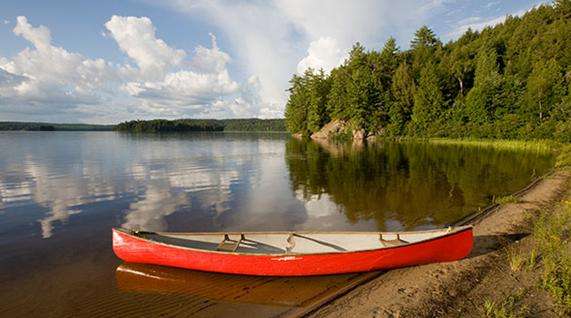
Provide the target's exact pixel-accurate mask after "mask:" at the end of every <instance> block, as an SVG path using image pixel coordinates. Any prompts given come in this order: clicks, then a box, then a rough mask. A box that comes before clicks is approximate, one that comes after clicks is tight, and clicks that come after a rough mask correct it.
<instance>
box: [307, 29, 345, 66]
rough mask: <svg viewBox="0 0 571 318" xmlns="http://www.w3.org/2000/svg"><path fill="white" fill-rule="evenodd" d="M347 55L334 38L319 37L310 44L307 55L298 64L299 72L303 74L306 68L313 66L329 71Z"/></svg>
mask: <svg viewBox="0 0 571 318" xmlns="http://www.w3.org/2000/svg"><path fill="white" fill-rule="evenodd" d="M345 55H346V53H344V52H343V51H341V49H340V48H339V45H338V44H337V40H335V39H334V38H330V37H324V38H319V39H318V40H317V41H313V42H311V43H310V44H309V49H308V50H307V56H306V57H304V58H303V59H302V60H301V61H299V63H298V64H297V72H298V73H300V74H301V73H303V72H304V71H305V70H306V69H308V68H313V69H314V70H319V69H323V70H324V71H325V72H327V73H328V72H329V71H331V69H333V68H334V67H336V66H338V65H339V64H341V62H343V60H344V56H345Z"/></svg>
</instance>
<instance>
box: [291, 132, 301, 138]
mask: <svg viewBox="0 0 571 318" xmlns="http://www.w3.org/2000/svg"><path fill="white" fill-rule="evenodd" d="M291 136H292V137H293V138H296V139H302V138H303V135H302V134H301V133H295V134H292V135H291Z"/></svg>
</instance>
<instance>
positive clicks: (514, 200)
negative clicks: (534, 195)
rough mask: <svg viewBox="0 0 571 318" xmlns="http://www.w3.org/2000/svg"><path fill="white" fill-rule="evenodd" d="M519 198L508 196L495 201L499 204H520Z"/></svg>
mask: <svg viewBox="0 0 571 318" xmlns="http://www.w3.org/2000/svg"><path fill="white" fill-rule="evenodd" d="M518 201H519V200H518V198H517V197H516V196H515V195H511V194H510V195H507V196H504V197H499V198H497V199H496V200H495V202H496V203H497V204H508V203H518Z"/></svg>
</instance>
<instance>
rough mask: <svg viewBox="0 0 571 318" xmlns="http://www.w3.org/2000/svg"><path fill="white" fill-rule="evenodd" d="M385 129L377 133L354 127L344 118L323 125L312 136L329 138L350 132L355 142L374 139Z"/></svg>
mask: <svg viewBox="0 0 571 318" xmlns="http://www.w3.org/2000/svg"><path fill="white" fill-rule="evenodd" d="M383 132H384V129H381V130H379V131H378V132H377V133H371V132H367V131H365V129H363V128H360V129H353V128H351V126H350V125H349V123H347V122H345V121H343V120H339V119H336V120H333V121H331V122H329V123H328V124H326V125H325V126H323V128H321V129H320V130H319V131H318V132H315V133H313V134H312V135H311V136H310V137H311V139H313V140H328V139H332V138H333V137H335V136H338V135H341V134H349V135H350V136H351V138H352V140H353V142H355V143H363V142H365V141H373V140H375V138H377V136H380V135H382V134H383Z"/></svg>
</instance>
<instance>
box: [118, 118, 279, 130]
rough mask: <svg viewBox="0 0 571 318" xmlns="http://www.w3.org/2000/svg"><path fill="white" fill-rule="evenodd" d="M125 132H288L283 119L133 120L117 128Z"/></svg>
mask: <svg viewBox="0 0 571 318" xmlns="http://www.w3.org/2000/svg"><path fill="white" fill-rule="evenodd" d="M114 130H116V131H125V132H138V133H139V132H143V133H157V132H222V131H224V132H286V129H285V122H284V120H283V119H279V118H277V119H259V118H244V119H175V120H166V119H153V120H132V121H126V122H122V123H120V124H118V125H116V126H115V129H114Z"/></svg>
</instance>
